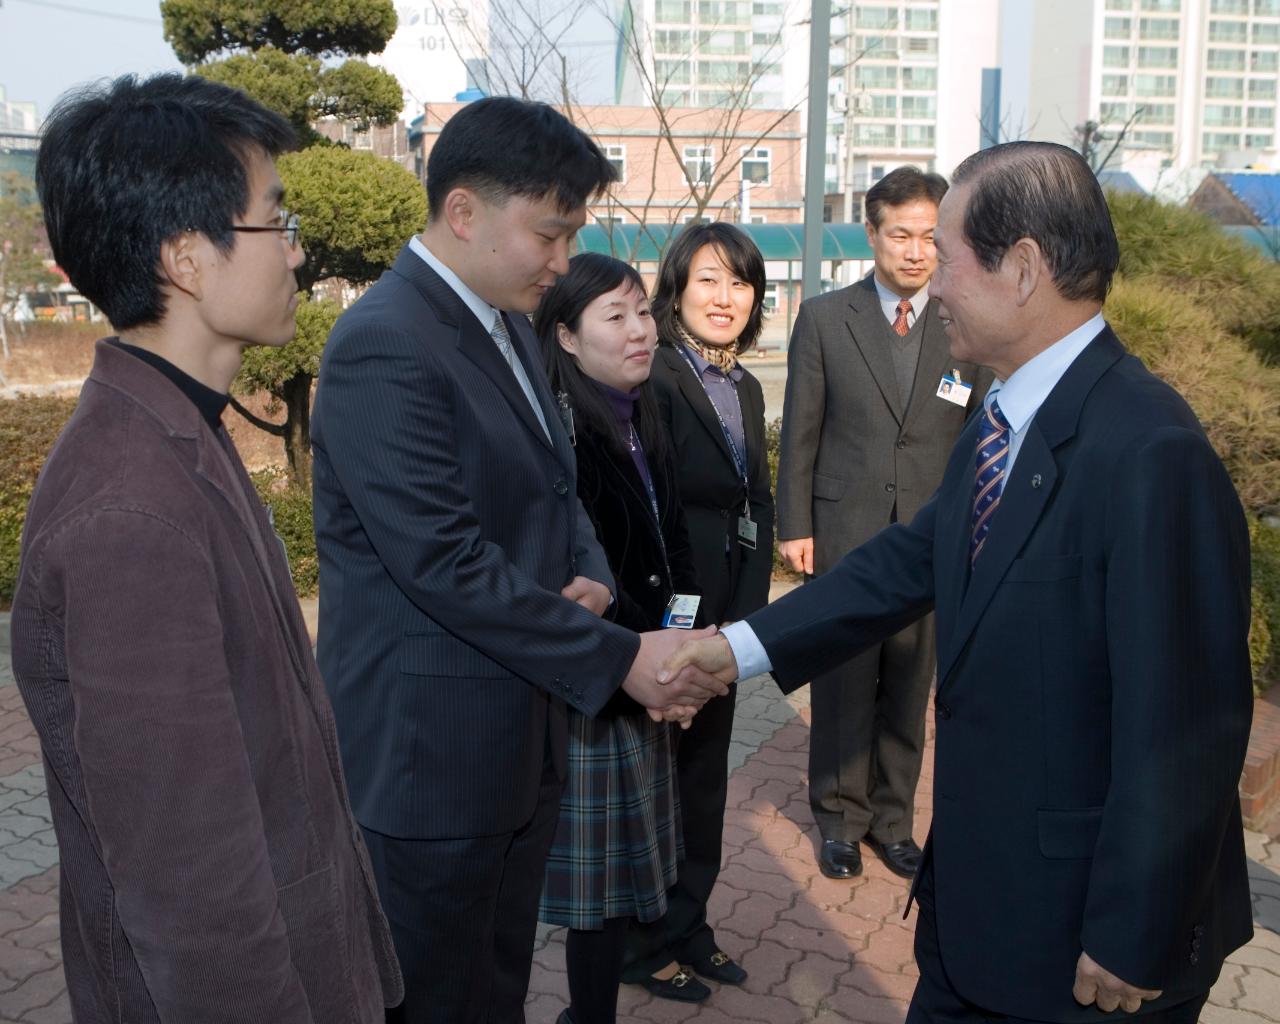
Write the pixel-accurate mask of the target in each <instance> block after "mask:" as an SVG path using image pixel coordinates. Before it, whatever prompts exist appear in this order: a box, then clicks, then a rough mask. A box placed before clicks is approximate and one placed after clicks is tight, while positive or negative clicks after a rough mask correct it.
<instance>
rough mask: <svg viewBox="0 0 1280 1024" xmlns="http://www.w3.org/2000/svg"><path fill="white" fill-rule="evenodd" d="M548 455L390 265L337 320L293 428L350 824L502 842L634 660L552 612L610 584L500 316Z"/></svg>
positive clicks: (607, 631) (524, 354)
mask: <svg viewBox="0 0 1280 1024" xmlns="http://www.w3.org/2000/svg"><path fill="white" fill-rule="evenodd" d="M507 321H508V330H509V332H510V334H511V338H512V344H513V346H514V348H515V351H516V352H517V354H518V355H519V357H520V358H521V359H522V361H523V362H524V365H525V367H526V370H527V372H528V376H529V378H530V380H531V381H532V382H533V384H534V387H535V389H536V390H537V394H538V398H539V401H540V402H541V405H542V410H543V415H544V417H545V419H546V422H547V427H548V428H549V430H550V434H551V437H550V440H548V438H547V435H546V434H545V433H544V432H543V430H542V427H541V426H540V425H539V423H538V421H537V418H536V416H535V415H534V412H533V410H532V408H531V407H530V405H529V403H528V401H527V399H526V398H525V395H524V393H523V392H522V391H521V390H520V386H519V383H518V382H517V380H516V378H515V375H514V374H513V373H512V372H511V368H510V366H508V365H507V363H506V361H505V360H504V359H503V358H502V356H501V354H500V353H499V351H498V349H497V347H496V345H495V344H494V342H493V339H492V338H491V337H490V336H489V333H488V330H487V327H483V326H481V324H480V323H479V321H477V320H476V318H475V316H474V315H473V314H472V313H471V311H470V310H469V309H468V308H467V307H466V306H465V304H464V303H463V302H462V301H461V300H460V299H459V298H458V297H457V295H456V294H455V293H454V292H453V290H452V289H450V288H449V287H448V285H447V284H445V282H444V281H443V280H441V278H440V277H439V276H438V275H436V274H435V273H434V272H433V271H432V270H431V269H430V268H429V267H428V266H427V265H426V263H425V262H423V261H422V260H421V259H420V258H419V257H418V256H417V255H416V254H414V253H413V252H412V251H411V250H409V249H408V248H406V249H405V250H404V251H402V252H401V254H400V256H399V258H398V259H397V260H396V263H395V265H394V266H393V267H392V269H391V270H389V271H387V272H386V273H385V274H384V275H383V276H382V277H381V278H380V279H379V280H378V282H377V283H376V284H374V285H373V287H372V288H370V289H369V291H368V292H367V293H366V294H365V295H364V296H363V297H362V298H361V299H360V300H359V301H358V302H356V304H355V305H354V306H352V307H351V309H350V310H348V311H347V312H346V313H345V314H343V316H342V317H341V318H340V319H339V320H338V323H337V325H336V326H335V327H334V329H333V333H332V334H331V335H330V337H329V341H328V344H327V345H326V346H325V351H324V356H323V360H322V362H321V366H320V378H319V385H318V387H317V390H316V400H315V408H314V411H313V414H312V425H311V432H312V433H311V436H312V443H313V447H314V456H315V458H314V469H313V473H314V483H313V489H314V496H315V528H316V543H317V550H318V553H319V558H320V624H319V648H318V655H319V661H320V666H321V669H322V671H323V674H324V679H325V683H326V685H327V686H328V688H329V692H330V695H331V697H332V700H333V705H334V711H335V713H336V715H337V719H338V727H339V736H340V739H341V742H342V753H343V761H344V765H345V767H346V770H347V779H348V783H349V785H350V788H351V794H352V801H353V805H354V808H355V814H356V817H357V819H358V820H359V821H360V823H361V824H363V825H365V826H366V827H368V828H371V829H374V830H376V831H378V832H382V833H385V834H388V835H392V836H396V837H400V838H442V837H457V836H468V835H485V834H495V833H499V832H505V831H510V830H512V829H514V828H516V827H518V826H519V825H520V824H522V823H523V822H525V821H527V820H528V819H529V817H530V816H531V815H532V813H533V810H534V807H535V806H536V804H537V797H538V788H539V779H540V777H541V765H542V760H543V756H544V753H545V751H546V749H547V744H550V745H551V753H552V756H553V758H554V759H555V762H556V764H557V767H558V768H559V769H560V771H561V772H562V773H563V766H564V756H565V746H566V743H567V732H566V724H565V707H564V703H563V702H564V701H568V702H569V703H571V704H573V706H574V707H576V708H577V709H578V710H580V711H582V712H583V713H584V714H588V715H591V714H594V713H595V712H596V711H598V710H599V709H600V708H601V707H603V706H604V704H605V703H606V701H608V699H609V698H610V696H611V695H612V693H613V691H614V690H615V689H616V688H617V686H618V684H619V683H620V682H621V680H622V679H623V678H624V677H625V675H626V672H627V670H628V668H629V667H630V664H631V662H632V660H633V659H634V657H635V653H636V651H637V649H638V647H639V639H638V637H636V635H635V634H634V633H632V632H630V631H629V630H625V629H622V628H621V627H619V626H616V625H614V624H612V623H610V622H606V621H604V620H602V619H600V618H598V617H596V616H595V615H592V614H591V613H590V612H588V611H587V610H586V609H584V608H582V607H581V606H579V605H577V604H574V603H573V602H570V601H567V600H565V599H564V598H562V597H560V596H559V591H560V589H561V588H562V587H563V586H564V585H565V584H566V583H567V582H568V581H569V580H570V579H571V578H572V577H573V576H575V575H584V576H588V577H591V578H593V579H596V580H600V581H602V582H605V583H608V584H611V583H612V574H611V573H610V571H609V567H608V564H607V562H606V561H605V557H604V553H603V552H602V551H601V550H600V547H599V544H598V543H597V542H596V539H595V535H594V532H593V530H592V528H591V523H590V521H589V520H588V519H587V517H586V515H585V514H584V513H583V512H582V509H581V506H580V504H579V502H578V497H577V487H576V479H575V467H574V457H573V450H572V448H571V447H570V445H569V441H568V438H567V436H566V435H565V432H564V429H563V427H562V426H561V424H560V420H559V417H558V416H557V415H556V413H555V404H554V402H553V400H552V397H551V394H550V390H549V388H548V387H547V383H546V378H545V376H544V375H543V373H542V372H541V370H540V368H539V363H538V359H537V356H536V352H537V345H536V341H535V339H534V338H533V334H532V331H531V330H530V328H529V326H528V323H527V321H526V320H525V318H524V317H522V316H519V315H515V316H509V317H507Z"/></svg>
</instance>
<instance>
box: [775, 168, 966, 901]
mask: <svg viewBox="0 0 1280 1024" xmlns="http://www.w3.org/2000/svg"><path fill="white" fill-rule="evenodd" d="M946 191H947V182H946V179H944V178H943V177H941V176H940V175H937V174H926V173H924V172H922V171H920V170H918V169H917V168H915V167H899V168H898V169H897V170H894V171H890V172H889V173H888V174H887V175H885V176H884V177H883V178H881V179H880V180H879V181H878V182H876V183H875V184H874V185H873V186H872V187H871V189H870V190H869V191H868V192H867V199H866V225H867V240H868V241H869V242H870V243H871V250H872V253H873V254H874V256H875V268H874V270H872V272H871V273H870V274H868V275H867V276H866V277H865V278H863V280H861V281H859V282H858V283H857V284H854V285H850V286H849V287H848V288H841V289H838V290H837V291H834V292H828V293H827V294H825V295H820V296H818V297H816V298H813V299H808V300H806V301H805V302H804V303H803V304H802V305H801V306H800V312H799V315H798V316H797V317H796V325H795V329H794V330H793V332H792V334H791V344H790V347H789V349H788V351H787V396H786V404H785V406H784V412H783V416H782V451H781V455H780V457H779V460H778V535H779V537H780V538H781V543H780V544H779V550H780V552H781V554H782V557H783V559H784V560H785V561H786V562H787V563H788V564H789V565H790V566H791V567H792V568H793V569H795V571H796V572H803V573H805V574H806V576H808V575H812V574H813V573H824V572H826V571H827V570H829V569H830V568H831V567H832V566H834V565H835V564H836V563H837V562H839V561H840V559H841V558H842V557H843V556H844V555H845V554H847V553H848V552H849V551H851V550H853V549H854V548H855V547H857V546H858V545H859V544H861V543H862V542H863V541H865V540H868V539H870V538H871V537H872V536H873V535H874V534H875V533H876V532H878V531H879V530H881V529H883V528H884V527H886V526H888V525H889V524H890V523H896V522H898V521H899V520H901V521H904V522H905V521H909V520H910V519H911V518H912V517H913V516H914V515H915V514H916V513H917V512H918V511H919V510H920V508H921V506H922V505H924V503H925V502H926V501H928V500H929V496H930V495H932V494H933V492H934V489H935V488H936V487H937V486H938V481H939V480H941V479H942V469H943V467H944V466H945V465H946V461H947V456H948V454H950V452H951V446H952V445H953V444H955V440H956V437H957V436H958V435H959V433H960V429H961V427H963V426H964V421H965V416H966V415H967V413H968V411H969V410H970V409H972V408H974V407H975V406H976V405H978V404H980V403H981V401H982V396H983V394H984V393H985V392H986V389H987V386H988V385H989V384H990V383H991V375H990V373H988V372H987V371H986V370H978V369H977V367H975V366H974V365H973V364H972V363H969V362H964V361H959V362H958V361H956V360H954V359H952V358H951V353H950V352H949V351H948V349H947V338H946V335H945V334H943V332H942V323H941V321H940V320H939V318H938V303H937V302H936V301H931V300H930V298H929V278H930V277H931V276H932V274H933V270H934V267H935V266H936V265H937V257H936V255H935V252H934V247H933V232H934V228H935V227H936V226H937V223H938V203H939V202H940V201H941V199H942V197H943V196H944V195H945V194H946ZM934 661H935V652H934V644H933V619H932V617H931V616H926V617H924V618H922V619H920V620H919V621H917V622H913V623H912V624H911V625H909V626H907V627H906V628H905V629H904V630H902V631H901V632H900V633H896V634H894V635H893V636H891V637H888V638H887V639H886V640H885V641H884V643H882V644H877V645H876V646H874V647H872V648H870V649H869V650H866V651H863V652H862V653H861V654H859V655H858V656H857V657H856V658H854V659H853V660H852V661H850V662H848V663H847V664H845V665H841V666H839V667H838V668H836V669H835V670H834V671H831V672H827V673H824V674H823V675H821V676H818V677H817V678H815V679H814V680H813V689H812V700H813V726H812V730H811V732H810V736H809V803H810V805H811V806H812V807H813V816H814V818H815V820H816V821H817V823H818V830H819V832H820V833H821V835H822V843H821V847H820V849H819V854H818V865H819V867H820V868H821V870H822V873H823V874H825V875H827V876H828V877H829V878H852V877H854V876H856V875H858V874H861V872H862V856H861V851H860V850H859V848H858V842H859V841H860V840H865V841H866V843H867V845H869V846H870V847H871V848H872V849H873V850H875V851H876V852H877V853H878V854H879V855H880V857H881V858H882V859H883V860H884V862H885V864H886V865H887V866H888V868H889V870H890V871H893V872H895V873H896V874H899V875H902V876H904V877H907V878H910V877H911V876H912V875H913V874H914V873H915V870H916V867H917V866H918V865H919V863H920V847H919V846H917V845H916V842H915V840H914V839H913V838H912V836H911V831H912V824H913V817H914V815H913V810H914V802H915V792H916V783H917V782H918V781H919V779H920V763H921V759H922V758H923V756H924V716H925V711H926V710H927V708H928V706H929V685H930V683H932V681H933V673H934Z"/></svg>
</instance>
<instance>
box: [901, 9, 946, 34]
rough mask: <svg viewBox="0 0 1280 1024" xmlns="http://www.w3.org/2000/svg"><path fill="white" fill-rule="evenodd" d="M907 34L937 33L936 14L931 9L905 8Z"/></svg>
mask: <svg viewBox="0 0 1280 1024" xmlns="http://www.w3.org/2000/svg"><path fill="white" fill-rule="evenodd" d="M907 31H908V32H937V31H938V12H937V10H936V9H935V8H933V7H908V8H907Z"/></svg>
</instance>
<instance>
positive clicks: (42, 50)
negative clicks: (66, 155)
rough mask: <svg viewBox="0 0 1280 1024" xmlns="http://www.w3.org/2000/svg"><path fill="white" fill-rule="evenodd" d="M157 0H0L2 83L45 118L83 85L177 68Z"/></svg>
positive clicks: (12, 96) (10, 95)
mask: <svg viewBox="0 0 1280 1024" xmlns="http://www.w3.org/2000/svg"><path fill="white" fill-rule="evenodd" d="M181 67H182V65H180V64H179V63H178V60H177V58H176V57H174V55H173V50H171V49H170V48H169V44H168V43H166V42H165V41H164V30H163V28H162V27H161V24H160V0H0V85H2V86H4V88H5V92H6V93H7V97H6V98H7V99H9V100H10V101H12V102H31V101H34V102H35V104H36V107H37V108H38V111H37V112H38V113H39V115H40V117H42V118H43V117H44V116H45V115H46V114H47V113H48V112H49V108H50V107H51V106H52V105H53V102H54V100H56V99H57V98H58V96H60V95H61V94H62V93H63V92H64V91H66V90H67V89H69V88H71V87H72V86H74V85H78V84H80V83H82V82H88V81H93V80H95V79H98V78H104V77H106V78H109V77H113V76H115V75H121V74H125V73H126V72H136V73H138V74H148V73H151V72H156V71H177V70H181Z"/></svg>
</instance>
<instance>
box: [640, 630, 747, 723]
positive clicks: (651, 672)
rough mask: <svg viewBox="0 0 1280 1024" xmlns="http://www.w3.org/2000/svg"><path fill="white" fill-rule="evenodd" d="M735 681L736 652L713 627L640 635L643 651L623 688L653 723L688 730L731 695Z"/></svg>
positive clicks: (659, 631)
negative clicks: (705, 709)
mask: <svg viewBox="0 0 1280 1024" xmlns="http://www.w3.org/2000/svg"><path fill="white" fill-rule="evenodd" d="M725 652H727V658H726V655H725ZM737 678H738V666H737V663H736V662H735V661H734V660H733V652H732V651H731V650H730V649H729V644H728V641H726V640H725V639H724V637H722V636H720V635H719V633H718V632H717V631H716V628H715V627H714V626H709V627H708V628H706V629H699V630H694V631H686V630H683V629H660V630H655V631H654V632H652V633H641V634H640V651H639V652H638V653H637V654H636V659H635V661H634V662H632V663H631V671H630V672H628V673H627V677H626V679H624V680H623V682H622V688H623V690H625V691H626V692H627V694H628V695H629V696H630V697H631V698H632V699H633V700H635V701H637V702H638V703H640V704H643V705H644V706H645V707H646V708H647V709H648V711H649V717H650V718H652V719H653V720H654V721H655V722H663V721H665V722H679V723H680V727H681V728H682V729H687V728H689V726H690V724H691V723H692V721H693V716H694V715H695V714H696V713H697V711H698V708H700V707H702V705H703V704H705V703H706V702H707V701H709V700H710V699H711V698H712V697H723V696H724V695H725V694H727V693H728V692H729V684H730V683H732V682H733V681H734V680H735V679H737Z"/></svg>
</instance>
